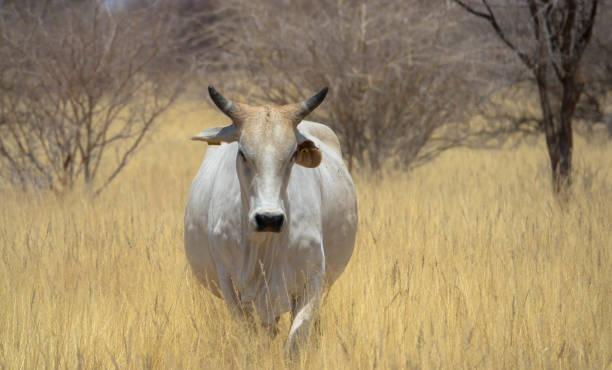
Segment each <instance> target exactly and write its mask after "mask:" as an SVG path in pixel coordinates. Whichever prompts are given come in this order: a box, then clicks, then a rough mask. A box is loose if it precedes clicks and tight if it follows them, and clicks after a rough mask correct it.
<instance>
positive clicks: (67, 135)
mask: <svg viewBox="0 0 612 370" xmlns="http://www.w3.org/2000/svg"><path fill="white" fill-rule="evenodd" d="M532 10H533V12H531V13H530V11H532ZM611 15H612V9H611V7H610V2H609V1H608V0H604V1H596V0H588V1H569V0H567V1H556V2H550V1H535V0H525V1H518V2H516V1H505V0H496V1H476V0H473V1H471V2H463V1H448V0H447V1H437V2H428V1H421V0H409V1H393V0H383V1H368V0H361V1H342V0H323V1H319V2H316V3H313V2H311V1H306V0H297V1H286V0H270V1H244V0H227V1H219V0H201V1H197V0H180V1H175V0H113V1H110V0H106V1H101V0H38V1H34V0H28V1H21V0H20V1H17V0H3V1H1V2H0V38H1V41H2V42H0V176H2V183H3V184H5V185H6V184H8V183H12V184H14V185H15V184H16V185H19V186H21V187H32V186H34V187H42V188H51V189H54V190H55V191H57V192H63V191H64V190H65V189H70V188H72V187H73V186H74V184H76V183H84V184H87V187H88V188H90V190H91V191H92V192H93V193H95V194H97V193H98V192H100V191H101V190H102V189H104V188H105V187H106V186H107V184H109V183H110V182H111V181H112V180H113V179H114V178H115V177H116V176H117V175H118V174H119V172H120V171H121V170H122V169H123V168H124V167H125V166H126V165H127V163H128V162H129V160H130V159H131V157H132V156H133V154H134V153H136V151H137V149H138V148H139V147H140V145H141V144H142V143H143V142H144V141H145V140H146V138H147V136H148V135H149V133H150V132H151V130H152V129H154V128H155V127H156V126H157V125H160V124H163V122H162V120H160V119H159V117H160V115H161V114H162V113H163V112H164V111H166V110H167V109H168V107H170V106H171V105H172V104H173V103H175V102H176V100H177V98H178V97H179V96H181V95H182V96H183V97H188V98H191V99H193V98H195V99H201V101H202V104H207V97H206V96H205V95H204V91H205V89H204V87H205V86H207V85H208V84H209V83H214V84H215V85H216V86H217V87H218V88H220V90H221V91H223V92H224V93H225V94H226V95H227V96H230V97H234V98H235V99H238V100H240V99H243V100H246V101H250V102H259V103H261V102H273V103H278V104H282V103H288V102H293V101H298V100H300V99H302V98H303V97H305V96H308V95H309V94H311V93H312V92H314V91H318V90H319V89H320V88H321V87H322V86H324V85H329V86H330V88H331V90H330V96H329V97H328V99H327V100H326V103H325V104H324V105H323V106H322V107H321V109H319V110H317V112H316V114H315V116H314V117H311V119H314V120H320V121H322V122H324V123H326V124H328V125H330V126H331V127H332V128H333V129H334V130H335V131H336V132H337V134H338V135H339V137H340V141H341V144H342V147H343V154H344V157H345V160H346V161H347V164H348V166H349V167H350V168H351V170H353V169H354V168H357V167H359V168H366V169H368V170H373V171H377V172H380V171H385V170H389V169H400V170H409V169H412V168H414V167H417V166H419V165H422V164H423V163H426V162H427V161H429V160H431V159H432V158H434V157H436V156H437V155H439V154H440V153H441V152H443V151H444V150H447V149H449V148H452V147H457V146H466V147H472V148H504V147H510V146H513V145H516V144H517V143H519V142H522V141H525V140H530V139H531V138H533V137H538V136H543V135H546V138H547V145H548V150H549V156H550V160H551V169H552V175H553V185H555V183H556V185H555V186H554V187H553V190H555V191H556V192H559V191H560V190H561V187H562V185H563V184H564V183H567V184H570V183H571V181H570V180H571V177H570V174H571V171H570V169H571V151H572V146H571V144H572V142H571V138H572V137H573V134H574V132H576V133H578V134H579V135H581V136H584V137H585V138H586V139H587V140H588V141H589V142H602V141H608V140H610V138H612V108H610V107H611V100H612V97H611V96H610V93H609V91H610V88H611V87H612V36H611V35H612V24H611V23H610V22H607V21H606V20H607V19H610V16H611ZM538 27H539V28H538ZM540 36H541V37H540ZM564 40H566V41H567V42H565V41H564ZM566 44H568V45H569V46H567V45H566ZM566 46H567V47H566ZM564 47H566V48H565V49H564ZM566 49H567V50H566ZM572 53H573V54H572ZM567 61H570V62H571V63H574V64H571V65H569V64H567V63H569V62H567ZM564 63H565V64H564ZM568 65H569V67H568ZM564 68H565V69H564ZM564 76H565V77H564ZM567 76H569V77H567ZM568 81H569V82H568ZM570 83H571V86H570ZM568 86H570V87H571V88H572V89H573V90H568ZM542 89H544V90H542ZM568 91H569V92H570V93H568ZM572 94H573V95H572ZM570 95H571V96H572V97H573V98H575V99H574V100H576V99H577V104H576V105H575V107H574V106H571V104H566V103H567V102H566V100H567V97H568V96H570ZM564 99H565V100H564ZM564 102H566V103H564ZM570 103H571V102H570ZM564 104H565V105H564ZM568 106H569V108H568ZM547 107H548V110H546V109H547ZM543 111H544V112H545V113H542V112H543ZM568 120H569V136H568V131H567V130H564V128H567V127H566V126H567V122H566V121H568ZM568 140H569V142H568ZM568 151H569V152H568ZM555 156H556V157H555ZM568 166H569V167H568ZM565 167H568V168H567V169H566V168H565ZM564 169H566V170H567V171H566V173H565V172H564ZM559 184H561V185H559Z"/></svg>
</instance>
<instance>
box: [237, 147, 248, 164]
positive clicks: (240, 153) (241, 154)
mask: <svg viewBox="0 0 612 370" xmlns="http://www.w3.org/2000/svg"><path fill="white" fill-rule="evenodd" d="M238 155H239V156H240V158H241V159H242V160H243V161H245V162H246V157H245V156H244V153H243V152H242V150H240V149H239V150H238Z"/></svg>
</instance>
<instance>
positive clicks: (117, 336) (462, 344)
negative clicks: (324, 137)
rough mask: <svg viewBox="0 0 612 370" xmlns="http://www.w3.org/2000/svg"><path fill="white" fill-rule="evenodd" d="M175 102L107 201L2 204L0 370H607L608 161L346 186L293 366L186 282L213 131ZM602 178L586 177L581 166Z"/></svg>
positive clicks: (493, 164)
mask: <svg viewBox="0 0 612 370" xmlns="http://www.w3.org/2000/svg"><path fill="white" fill-rule="evenodd" d="M191 108H193V106H192V105H190V104H187V103H184V104H182V105H181V106H179V107H177V108H176V109H175V110H173V111H172V112H170V113H169V114H168V116H167V117H166V118H165V123H164V124H163V126H162V127H161V129H160V130H159V131H158V132H156V133H155V135H154V136H153V138H152V139H151V140H150V142H149V143H148V144H147V146H146V147H145V148H143V149H142V150H141V151H140V152H139V153H138V154H137V156H136V157H135V159H134V161H133V162H132V163H131V164H130V166H128V168H127V169H126V170H125V171H124V172H123V173H122V174H121V175H120V176H119V177H118V179H117V180H116V182H115V183H114V184H113V185H112V186H111V187H110V188H108V189H107V190H106V191H105V192H104V193H102V195H101V196H100V197H99V198H97V199H95V200H93V201H91V200H90V199H88V198H87V197H85V196H83V195H82V194H80V193H79V192H78V191H76V192H75V193H73V194H69V195H66V196H64V197H62V198H58V197H55V196H51V195H45V194H41V195H38V196H34V195H32V194H22V193H19V192H7V191H5V192H3V193H1V197H2V198H1V204H2V206H1V208H0V368H7V369H13V368H23V369H41V368H92V367H98V368H120V369H123V368H137V369H140V368H149V367H153V368H202V369H206V368H211V369H226V368H258V367H261V368H275V369H277V368H284V367H298V368H313V369H352V368H392V369H393V368H447V369H453V368H485V369H493V368H572V369H584V368H593V369H605V368H610V367H611V366H612V146H610V145H608V146H607V148H606V147H605V146H596V147H593V146H587V145H586V144H585V143H584V142H582V141H580V140H579V141H578V143H577V144H576V149H575V157H576V166H577V171H576V177H577V178H576V186H575V196H574V199H573V201H572V202H571V206H570V207H569V209H567V210H565V211H563V210H561V209H559V207H558V206H557V204H556V203H555V201H554V199H553V198H552V196H551V194H550V185H549V175H548V168H547V157H546V153H545V151H544V144H543V142H540V143H539V145H538V146H537V147H530V146H522V147H519V148H517V149H513V150H506V151H488V152H483V151H469V150H453V151H449V152H447V153H445V154H444V155H443V156H441V157H440V158H438V159H437V160H435V161H434V162H431V163H430V164H428V165H426V166H424V167H422V168H419V169H418V170H416V171H414V172H411V173H408V174H393V173H391V174H387V175H385V176H384V177H379V176H374V175H372V174H368V173H358V174H357V175H356V176H355V182H356V186H357V192H358V198H359V212H360V222H359V232H358V237H357V244H356V249H355V254H354V255H353V259H352V260H351V262H350V264H349V266H348V268H347V270H346V271H345V273H344V275H343V276H342V277H341V278H340V279H339V280H338V282H337V283H336V285H334V286H333V288H332V289H331V291H330V293H329V295H328V296H327V298H326V301H325V304H324V306H323V307H322V309H321V317H322V322H321V334H320V335H316V336H314V337H313V340H311V342H310V344H309V347H308V348H307V349H306V351H304V353H303V356H301V357H300V358H299V359H298V360H296V361H295V363H289V362H288V361H287V360H286V359H285V358H284V356H283V341H284V339H285V338H286V334H287V332H288V324H289V323H288V318H287V317H283V319H282V320H281V334H280V335H278V336H277V337H276V338H274V339H270V338H269V337H268V336H267V335H266V334H264V333H263V332H258V331H253V330H247V329H245V328H244V327H243V325H241V323H240V322H236V321H234V320H233V319H232V318H231V317H230V316H229V313H228V311H227V310H226V307H225V305H224V304H223V302H222V301H220V300H219V299H217V298H215V297H213V296H212V294H209V293H208V292H207V291H206V290H204V289H203V288H201V287H200V286H199V285H198V283H197V281H195V280H194V278H193V277H192V275H191V273H190V271H189V269H188V267H187V262H186V259H185V256H184V252H183V212H184V204H185V200H186V196H187V191H188V188H189V185H190V182H191V180H192V178H193V177H194V175H195V173H196V171H197V169H198V167H199V164H200V162H201V160H202V156H203V154H204V151H205V145H204V144H201V143H195V142H190V141H188V140H187V139H188V138H189V137H190V136H191V135H192V134H195V133H196V132H198V131H199V130H201V129H203V128H204V127H205V126H208V125H211V124H219V123H225V122H227V120H226V119H225V118H223V117H222V116H220V115H218V114H216V113H214V112H211V111H209V110H207V109H205V108H203V109H200V110H197V109H196V110H192V109H191ZM595 167H599V168H601V169H602V170H601V171H600V172H599V173H598V174H597V175H593V171H592V170H591V169H592V168H595Z"/></svg>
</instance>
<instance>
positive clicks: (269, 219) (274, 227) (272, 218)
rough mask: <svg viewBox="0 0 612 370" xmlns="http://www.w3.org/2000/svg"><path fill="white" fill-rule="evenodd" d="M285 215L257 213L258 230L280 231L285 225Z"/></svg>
mask: <svg viewBox="0 0 612 370" xmlns="http://www.w3.org/2000/svg"><path fill="white" fill-rule="evenodd" d="M284 220H285V217H284V216H283V215H270V214H261V213H260V214H256V215H255V222H256V223H257V231H273V232H279V231H280V229H281V227H282V226H283V221H284Z"/></svg>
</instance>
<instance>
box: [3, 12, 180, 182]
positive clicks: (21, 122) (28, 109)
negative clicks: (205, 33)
mask: <svg viewBox="0 0 612 370" xmlns="http://www.w3.org/2000/svg"><path fill="white" fill-rule="evenodd" d="M76 3H78V4H76ZM75 4H76V5H75ZM1 10H2V14H1V17H0V22H1V23H0V38H1V40H2V41H1V43H0V45H1V46H0V67H1V68H0V171H1V172H0V175H2V177H4V178H5V179H8V180H9V181H13V182H19V183H21V184H22V185H23V186H29V185H36V186H41V187H48V188H51V189H53V190H56V191H62V190H65V189H70V188H72V187H73V186H74V185H75V183H77V182H78V181H79V180H80V181H82V182H84V183H85V184H87V186H88V187H89V188H90V189H91V190H92V191H93V192H94V193H97V192H99V191H100V190H102V189H103V188H104V187H105V186H106V185H108V184H109V183H110V182H111V181H112V180H113V179H115V177H116V176H117V175H118V174H119V172H120V171H121V170H122V169H123V168H124V167H125V166H126V164H127V163H128V161H129V159H130V158H131V156H132V155H133V154H134V153H135V151H136V150H137V148H138V147H139V146H140V145H141V144H142V142H143V140H144V139H145V137H146V136H147V134H148V133H149V132H150V131H151V129H152V128H153V126H154V125H155V123H156V122H157V120H158V117H159V116H160V114H161V113H162V112H164V111H165V110H166V109H167V108H168V107H169V105H170V104H172V102H173V101H174V100H175V99H176V97H177V94H178V93H179V91H180V78H177V77H180V76H177V75H172V76H168V78H164V76H167V73H164V72H165V71H164V70H163V69H162V68H163V64H162V63H160V62H159V61H160V60H165V61H168V60H169V59H171V58H175V56H174V50H173V45H172V43H170V42H169V40H168V39H167V37H168V34H169V31H168V30H169V28H170V27H171V26H172V22H171V21H170V20H171V19H170V18H168V17H167V16H165V15H162V14H158V13H157V12H155V11H153V10H154V9H151V8H146V7H145V8H140V9H138V10H134V11H124V12H112V11H111V10H110V9H108V8H107V7H106V6H105V4H104V3H103V2H97V1H93V2H92V1H81V2H74V1H72V2H61V1H56V2H55V3H54V6H53V7H29V8H28V7H26V8H17V7H14V6H5V7H2V9H1ZM152 76H154V77H155V78H151V77H152ZM95 180H98V181H95Z"/></svg>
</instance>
